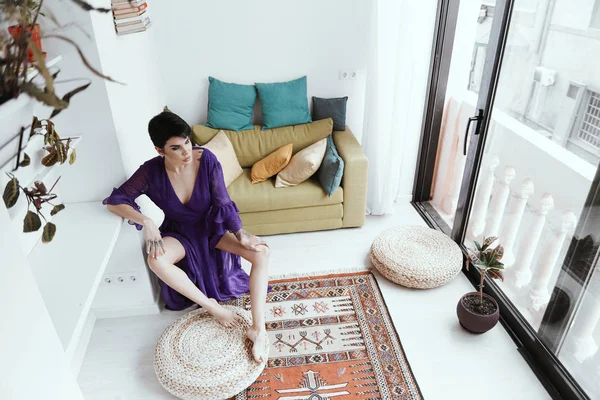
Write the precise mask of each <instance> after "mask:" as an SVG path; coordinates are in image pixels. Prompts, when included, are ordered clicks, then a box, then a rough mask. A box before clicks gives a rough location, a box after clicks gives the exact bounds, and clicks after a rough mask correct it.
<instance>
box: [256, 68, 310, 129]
mask: <svg viewBox="0 0 600 400" xmlns="http://www.w3.org/2000/svg"><path fill="white" fill-rule="evenodd" d="M255 85H256V89H257V90H258V98H259V100H260V104H261V107H262V114H263V129H272V128H278V127H280V126H289V125H299V124H305V123H308V122H312V118H311V117H310V113H309V110H308V97H307V94H306V93H307V91H306V76H303V77H302V78H299V79H296V80H293V81H289V82H277V83H255Z"/></svg>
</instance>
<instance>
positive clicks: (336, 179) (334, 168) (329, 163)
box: [317, 135, 344, 196]
mask: <svg viewBox="0 0 600 400" xmlns="http://www.w3.org/2000/svg"><path fill="white" fill-rule="evenodd" d="M343 175H344V160H343V159H342V157H340V155H339V154H338V152H337V149H336V148H335V143H334V142H333V137H332V135H329V136H327V148H326V149H325V157H323V162H321V166H320V167H319V169H318V170H317V179H318V180H319V183H320V184H321V186H322V187H323V190H325V192H326V193H327V194H328V195H329V196H331V195H332V194H333V192H335V190H336V189H337V188H338V187H339V186H340V184H341V183H342V176H343Z"/></svg>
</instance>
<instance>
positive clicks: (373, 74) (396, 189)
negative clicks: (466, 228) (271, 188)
mask: <svg viewBox="0 0 600 400" xmlns="http://www.w3.org/2000/svg"><path fill="white" fill-rule="evenodd" d="M436 7H437V1H433V0H425V1H422V2H421V1H414V0H377V1H376V2H375V3H374V12H373V14H372V20H371V24H370V26H371V35H370V38H369V64H368V70H367V88H366V99H365V120H364V126H363V148H364V150H365V153H366V155H367V157H368V158H369V192H368V195H367V212H368V213H369V214H372V215H382V214H387V213H391V212H392V211H393V205H394V202H395V200H396V198H397V197H398V196H399V195H404V194H406V195H408V194H410V191H411V190H412V180H413V179H412V176H414V170H415V165H416V153H417V151H418V149H417V147H418V141H419V136H420V129H421V122H422V118H423V105H424V99H425V92H426V89H427V78H428V70H429V59H430V55H431V43H432V41H431V40H432V33H433V26H434V23H435V12H436ZM404 192H406V193H404Z"/></svg>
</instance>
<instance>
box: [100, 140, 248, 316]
mask: <svg viewBox="0 0 600 400" xmlns="http://www.w3.org/2000/svg"><path fill="white" fill-rule="evenodd" d="M194 149H200V148H199V147H194ZM142 194H145V195H146V196H148V197H149V198H150V200H152V201H153V202H154V204H156V205H157V206H158V207H159V208H160V209H161V210H162V211H163V212H164V214H165V219H164V221H163V223H162V224H161V226H160V227H159V229H160V232H161V235H162V236H163V237H165V236H171V237H173V238H175V239H177V240H179V242H180V243H181V244H182V245H183V247H184V249H185V257H184V258H183V259H182V260H181V261H179V262H178V263H177V266H178V267H179V268H181V269H182V270H183V271H185V273H186V274H187V276H188V277H189V278H190V279H191V281H192V282H194V284H195V285H196V286H197V287H198V288H199V289H200V291H202V293H204V294H205V295H206V296H208V297H209V298H213V299H215V300H217V301H225V300H229V299H231V298H237V297H240V296H241V295H242V294H244V293H246V292H248V281H249V277H248V275H247V274H246V272H245V271H244V270H243V269H242V266H241V262H240V257H239V256H237V255H234V254H231V253H228V252H225V251H221V250H219V249H217V248H216V247H215V246H216V245H217V243H219V240H221V237H222V236H223V235H224V234H225V233H226V232H227V231H230V232H237V231H238V230H239V229H240V228H241V227H242V222H241V220H240V217H239V215H238V211H239V210H238V208H237V206H236V205H235V203H234V202H233V201H232V200H231V198H230V197H229V194H228V193H227V188H226V187H225V183H224V180H223V171H222V169H221V164H220V163H219V161H218V160H217V158H216V157H215V155H214V154H213V153H212V152H211V151H209V150H207V149H204V151H203V153H202V156H201V157H200V168H199V170H198V177H197V178H196V183H195V186H194V190H193V192H192V195H191V198H190V201H189V202H188V203H187V204H183V203H181V201H180V200H179V198H178V197H177V195H176V194H175V189H173V186H172V185H171V181H170V180H169V177H168V175H167V171H166V169H165V161H164V159H163V158H162V157H160V156H157V157H155V158H153V159H151V160H148V161H146V162H145V163H144V164H143V165H142V166H140V168H139V169H138V170H137V171H136V172H135V173H134V174H133V175H132V176H131V178H129V179H128V180H127V181H126V182H125V183H123V184H122V185H121V186H120V187H119V188H115V189H114V190H113V191H112V193H111V195H110V196H109V197H108V198H106V199H104V201H103V202H102V203H103V204H113V205H117V204H128V205H130V206H132V207H133V208H135V209H136V210H137V211H140V208H139V206H138V205H137V204H136V203H135V199H136V198H137V197H138V196H139V195H142ZM129 223H130V224H133V223H132V222H131V221H130V222H129ZM135 225H136V227H137V229H138V230H141V229H142V226H141V225H138V224H135ZM159 281H160V280H159ZM160 286H161V295H162V297H163V299H164V300H165V303H166V307H167V308H168V309H170V310H183V309H185V308H187V307H189V306H191V305H193V304H194V303H193V302H192V301H191V300H189V299H188V298H186V297H184V296H182V295H181V294H179V293H177V292H176V291H175V290H173V289H171V288H170V287H169V286H168V285H167V284H165V283H164V282H162V281H160Z"/></svg>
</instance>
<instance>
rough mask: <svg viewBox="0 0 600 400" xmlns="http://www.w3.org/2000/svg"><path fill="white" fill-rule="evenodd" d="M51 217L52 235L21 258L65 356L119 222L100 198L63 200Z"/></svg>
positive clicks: (81, 322)
mask: <svg viewBox="0 0 600 400" xmlns="http://www.w3.org/2000/svg"><path fill="white" fill-rule="evenodd" d="M53 222H54V223H55V224H56V226H57V230H56V236H55V237H54V240H52V242H50V243H47V244H45V243H42V242H41V241H40V242H39V243H38V244H37V245H36V246H35V248H34V249H33V251H32V252H31V254H30V255H29V257H28V259H27V260H28V263H29V266H30V267H31V270H32V271H33V275H34V277H35V279H36V281H37V285H38V288H39V290H40V293H41V294H42V297H43V299H44V302H45V303H46V308H47V310H48V313H49V314H50V317H51V318H52V322H53V323H54V327H55V329H56V332H57V333H58V337H59V339H60V342H61V343H62V345H63V348H64V350H65V353H66V355H67V357H68V359H71V358H73V356H74V354H75V350H76V348H77V345H78V344H79V340H80V337H81V335H82V332H83V331H84V328H85V323H86V319H87V317H88V314H89V310H90V307H91V305H92V301H93V299H94V296H95V294H96V291H97V289H98V285H99V284H100V280H101V278H102V275H103V274H104V270H105V268H106V264H107V263H108V260H109V258H110V255H111V253H112V251H113V249H114V246H115V243H116V241H117V238H118V236H119V233H120V231H121V227H122V225H123V223H124V222H123V219H122V218H120V217H118V216H117V215H114V214H112V213H111V212H109V211H108V210H107V209H106V207H105V206H104V205H102V204H101V203H100V202H93V203H74V204H67V205H66V208H65V209H64V210H63V211H61V212H60V213H58V214H57V215H56V216H55V217H54V221H53Z"/></svg>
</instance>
